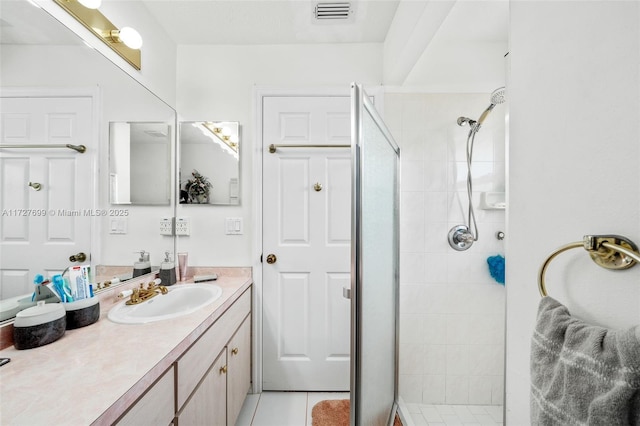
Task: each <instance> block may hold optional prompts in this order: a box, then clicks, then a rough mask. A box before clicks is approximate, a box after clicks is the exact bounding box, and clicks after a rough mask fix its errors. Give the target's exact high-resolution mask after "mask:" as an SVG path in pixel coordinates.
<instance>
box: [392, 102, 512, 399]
mask: <svg viewBox="0 0 640 426" xmlns="http://www.w3.org/2000/svg"><path fill="white" fill-rule="evenodd" d="M488 105H489V94H406V93H387V94H386V95H385V108H384V110H385V122H386V123H387V125H388V126H389V128H390V130H391V133H392V134H393V136H394V138H395V139H396V141H397V143H398V144H399V145H400V148H401V216H400V238H401V240H400V377H399V381H400V396H401V397H402V398H403V399H404V401H405V402H407V403H425V404H495V405H500V404H502V403H503V393H504V385H503V380H504V377H503V365H504V313H505V295H504V292H505V289H504V287H503V286H502V285H500V284H498V283H497V282H496V281H495V280H494V279H493V278H492V277H491V275H490V274H489V269H488V266H487V262H486V259H487V257H489V256H493V255H496V254H502V255H503V256H504V243H503V241H499V240H498V239H497V237H496V233H497V232H498V231H504V230H505V229H504V210H482V209H479V208H478V204H479V199H480V194H481V193H482V192H504V190H505V111H506V108H505V107H504V106H503V105H498V106H497V107H496V108H495V109H494V110H493V112H492V113H491V114H490V115H489V117H488V118H487V120H486V121H485V123H484V125H483V127H482V128H481V129H480V131H479V132H478V134H477V136H476V140H475V145H474V151H473V168H472V175H473V190H474V197H473V198H474V206H475V207H476V218H477V221H478V228H479V241H477V242H476V243H474V244H473V246H472V247H471V248H470V249H469V250H467V251H463V252H458V251H455V250H453V249H452V248H451V247H450V246H449V244H448V242H447V234H448V231H449V229H450V228H452V227H453V226H455V225H461V224H464V223H465V222H466V215H467V213H466V209H467V207H466V206H467V201H466V199H467V198H466V197H467V195H466V173H467V166H466V157H465V152H466V138H467V133H468V130H469V128H468V127H467V126H465V127H460V126H458V125H457V123H456V119H457V118H458V117H459V116H468V117H470V118H472V119H474V120H476V119H477V118H478V117H479V116H480V114H481V113H482V111H484V109H485V108H486V107H487V106H488Z"/></svg>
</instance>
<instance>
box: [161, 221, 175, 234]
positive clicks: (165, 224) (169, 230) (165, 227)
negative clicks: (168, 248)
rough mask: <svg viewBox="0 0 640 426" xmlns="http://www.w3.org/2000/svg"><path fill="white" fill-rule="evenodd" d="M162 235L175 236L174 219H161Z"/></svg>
mask: <svg viewBox="0 0 640 426" xmlns="http://www.w3.org/2000/svg"><path fill="white" fill-rule="evenodd" d="M160 235H173V218H172V217H163V218H161V219H160Z"/></svg>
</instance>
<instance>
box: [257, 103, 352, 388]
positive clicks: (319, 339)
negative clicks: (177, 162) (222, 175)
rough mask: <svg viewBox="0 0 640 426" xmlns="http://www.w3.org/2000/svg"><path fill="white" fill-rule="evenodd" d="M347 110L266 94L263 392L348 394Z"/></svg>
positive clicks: (346, 107)
mask: <svg viewBox="0 0 640 426" xmlns="http://www.w3.org/2000/svg"><path fill="white" fill-rule="evenodd" d="M349 108H350V103H349V98H348V97H346V96H345V97H329V96H327V97H265V98H264V103H263V174H264V175H263V188H262V191H263V224H262V229H263V264H262V265H263V267H262V268H263V389H264V390H296V391H305V390H306V391H346V390H349V379H350V373H349V371H350V370H349V365H350V364H349V350H350V327H351V325H350V302H349V300H348V299H345V298H344V297H343V292H342V289H343V287H347V288H349V287H350V245H351V151H350V149H349V148H348V147H347V148H345V147H344V146H349V145H350V139H351V138H350V121H349V120H350V109H349ZM271 144H274V145H277V147H276V151H275V152H273V153H271V152H270V150H269V145H271ZM286 145H303V147H291V146H289V147H287V146H286ZM311 145H340V146H343V147H329V148H326V147H321V148H318V147H311Z"/></svg>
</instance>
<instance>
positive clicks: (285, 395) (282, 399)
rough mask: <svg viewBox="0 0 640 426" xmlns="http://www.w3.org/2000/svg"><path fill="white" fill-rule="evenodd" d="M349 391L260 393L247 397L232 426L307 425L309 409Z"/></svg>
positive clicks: (309, 417) (347, 396)
mask: <svg viewBox="0 0 640 426" xmlns="http://www.w3.org/2000/svg"><path fill="white" fill-rule="evenodd" d="M347 398H349V392H262V393H261V394H250V395H247V399H246V400H245V402H244V405H243V406H242V411H241V412H240V416H239V417H238V421H237V422H236V426H311V409H312V408H313V406H314V405H315V404H316V403H318V402H320V401H322V400H324V399H347Z"/></svg>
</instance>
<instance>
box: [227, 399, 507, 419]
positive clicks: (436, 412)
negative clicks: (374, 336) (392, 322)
mask: <svg viewBox="0 0 640 426" xmlns="http://www.w3.org/2000/svg"><path fill="white" fill-rule="evenodd" d="M347 398H349V392H263V393H261V394H250V395H247V399H246V400H245V402H244V405H243V406H242V411H241V412H240V416H239V417H238V421H237V422H236V426H311V409H312V408H313V406H314V405H315V404H316V403H318V402H320V401H322V400H324V399H347ZM405 407H406V409H407V411H408V412H409V413H410V415H411V419H410V420H407V423H411V422H413V424H406V425H404V426H414V425H415V426H450V425H451V426H453V425H455V426H460V425H464V426H471V425H475V426H479V425H482V426H484V425H487V426H497V425H502V406H497V405H425V404H406V405H405Z"/></svg>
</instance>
